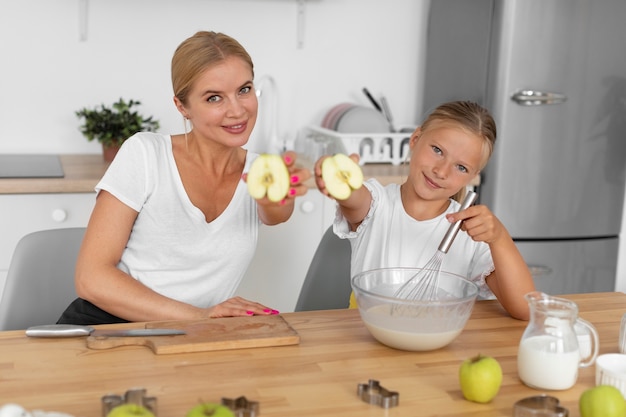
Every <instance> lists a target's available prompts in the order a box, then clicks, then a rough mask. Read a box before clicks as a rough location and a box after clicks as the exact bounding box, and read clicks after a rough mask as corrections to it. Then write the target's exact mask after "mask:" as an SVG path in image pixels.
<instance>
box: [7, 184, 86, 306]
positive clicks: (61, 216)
mask: <svg viewBox="0 0 626 417" xmlns="http://www.w3.org/2000/svg"><path fill="white" fill-rule="evenodd" d="M95 201H96V194H95V192H94V193H60V194H0V298H1V297H2V291H3V289H4V283H5V281H6V276H7V272H8V269H9V264H10V262H11V257H12V256H13V251H14V249H15V246H16V245H17V242H18V241H19V240H20V239H21V238H22V237H23V236H24V235H27V234H29V233H31V232H35V231H37V230H45V229H56V228H61V227H85V226H87V222H88V220H89V216H90V215H91V211H92V210H93V206H94V204H95ZM59 244H62V242H59Z"/></svg>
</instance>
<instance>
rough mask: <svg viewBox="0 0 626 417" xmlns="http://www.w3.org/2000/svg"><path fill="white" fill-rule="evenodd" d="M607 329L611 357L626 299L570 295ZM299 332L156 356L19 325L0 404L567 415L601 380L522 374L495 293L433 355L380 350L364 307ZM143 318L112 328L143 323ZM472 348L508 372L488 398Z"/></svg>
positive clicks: (408, 415) (288, 415) (1, 368)
mask: <svg viewBox="0 0 626 417" xmlns="http://www.w3.org/2000/svg"><path fill="white" fill-rule="evenodd" d="M566 298H569V299H571V300H573V301H575V302H577V303H578V306H579V310H580V316H581V317H583V318H585V319H586V320H589V321H590V322H592V323H593V324H594V325H595V326H596V328H597V330H598V333H599V336H600V352H601V353H608V352H616V351H617V350H618V347H617V346H618V335H619V327H620V319H621V316H622V314H623V312H624V306H625V305H626V294H623V293H617V292H611V293H592V294H575V295H569V296H566ZM283 317H284V318H285V320H286V321H287V322H288V323H289V324H290V325H291V326H292V327H293V328H294V329H295V330H296V331H297V332H298V334H299V335H300V343H299V344H298V345H292V346H280V347H262V348H250V349H239V350H224V351H213V352H197V353H180V354H169V355H155V354H153V353H152V351H151V350H150V349H148V348H146V347H138V346H134V347H131V346H126V347H118V348H114V349H110V350H89V349H88V348H86V346H85V340H84V338H68V339H34V338H32V339H29V338H27V337H26V336H25V335H24V332H23V331H9V332H0V397H1V398H0V404H1V403H4V402H8V401H10V402H14V403H18V404H21V405H22V406H24V407H26V408H27V409H44V410H48V411H61V412H66V413H70V414H73V415H75V416H82V417H100V416H101V403H100V399H101V397H102V396H103V395H106V394H118V395H120V394H123V393H124V392H125V391H126V390H129V389H133V388H137V387H143V388H145V389H146V390H147V395H148V396H154V397H156V398H157V402H158V416H159V417H175V416H184V415H185V414H186V412H187V411H188V410H189V409H190V408H191V407H193V406H194V405H196V404H198V401H199V400H200V399H202V400H204V401H216V402H219V401H220V399H221V398H223V397H225V398H238V397H240V396H245V397H246V398H247V399H248V400H251V401H258V402H259V407H260V409H259V414H260V416H264V417H294V416H298V417H307V416H310V417H319V416H341V417H362V416H389V417H416V416H417V417H419V416H434V415H437V416H442V417H446V416H450V417H452V416H455V417H459V416H481V417H496V416H498V417H499V416H510V415H512V407H513V404H514V403H515V402H516V401H517V400H520V399H522V398H525V397H529V396H534V395H539V394H542V393H546V394H549V395H552V396H555V397H557V398H559V399H560V401H561V405H563V406H564V407H566V408H568V409H569V413H570V417H576V416H579V413H578V398H579V397H580V395H581V394H582V392H583V391H584V390H585V389H587V388H590V387H592V386H594V378H595V376H594V375H595V374H594V372H595V369H594V367H593V366H591V367H588V368H582V369H581V370H580V373H579V377H578V381H577V383H576V385H575V386H574V387H572V388H571V389H569V390H565V391H552V392H543V391H539V390H534V389H531V388H529V387H527V386H525V385H523V384H522V383H521V382H520V380H519V378H518V376H517V347H518V343H519V340H520V338H521V335H522V333H523V331H524V329H525V328H526V326H527V322H524V321H518V320H514V319H512V318H510V317H509V316H508V315H507V314H506V313H505V312H504V310H503V309H502V308H501V306H500V304H499V303H498V302H497V301H494V300H488V301H478V302H477V303H476V305H475V307H474V311H473V312H472V316H471V318H470V320H469V321H468V323H467V325H466V328H465V329H464V331H463V332H462V333H461V335H460V336H459V337H458V338H457V339H456V340H455V341H453V342H452V343H451V344H450V345H448V346H446V347H445V348H442V349H439V350H436V351H432V352H405V351H400V350H395V349H391V348H388V347H386V346H384V345H381V344H380V343H378V342H377V341H376V340H374V339H373V337H372V336H371V335H370V334H369V333H368V331H367V329H366V328H365V326H364V324H363V322H362V321H361V319H360V316H359V314H358V311H357V310H328V311H317V312H298V313H287V314H283ZM143 325H144V324H142V323H130V324H122V325H108V326H102V327H108V328H132V327H143ZM477 353H482V354H485V355H490V356H493V357H495V358H496V359H498V361H499V362H500V364H501V366H502V369H503V373H504V378H503V382H502V387H501V389H500V392H499V394H498V395H497V397H496V398H495V399H494V400H493V401H492V402H491V403H489V404H477V403H473V402H469V401H466V400H465V399H463V396H462V394H461V391H460V388H459V382H458V370H459V366H460V364H461V362H462V361H463V360H464V359H466V358H468V357H470V356H474V355H476V354H477ZM370 379H375V380H378V381H379V382H380V385H381V386H383V387H385V388H387V389H389V390H392V391H397V392H398V393H399V405H398V406H397V407H393V408H390V409H388V410H385V409H382V408H380V407H378V406H377V405H370V404H366V403H364V402H362V401H361V399H360V398H359V397H358V396H357V386H358V384H364V383H367V382H368V381H369V380H370Z"/></svg>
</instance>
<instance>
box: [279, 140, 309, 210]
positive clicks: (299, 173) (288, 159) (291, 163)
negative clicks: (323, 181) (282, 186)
mask: <svg viewBox="0 0 626 417" xmlns="http://www.w3.org/2000/svg"><path fill="white" fill-rule="evenodd" d="M297 156H298V155H297V154H296V153H295V152H294V151H287V152H285V153H284V154H283V161H285V165H287V170H288V171H289V181H290V183H291V187H290V188H289V192H288V193H287V197H286V199H289V198H291V199H294V198H296V197H297V196H301V195H305V194H306V192H307V191H308V187H307V186H306V185H305V184H304V183H305V182H306V181H307V180H308V179H309V178H311V171H309V170H308V169H306V168H303V167H298V166H296V158H297Z"/></svg>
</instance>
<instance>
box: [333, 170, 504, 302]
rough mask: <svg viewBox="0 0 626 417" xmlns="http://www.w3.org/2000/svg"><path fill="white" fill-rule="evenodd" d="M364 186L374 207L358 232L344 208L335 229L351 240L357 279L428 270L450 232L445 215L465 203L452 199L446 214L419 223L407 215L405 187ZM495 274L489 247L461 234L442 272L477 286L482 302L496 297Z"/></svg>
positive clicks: (353, 272)
mask: <svg viewBox="0 0 626 417" xmlns="http://www.w3.org/2000/svg"><path fill="white" fill-rule="evenodd" d="M364 185H365V186H366V187H367V188H368V190H370V192H371V194H372V204H371V206H370V210H369V212H368V214H367V215H366V217H365V219H364V220H363V222H362V223H361V224H360V225H359V227H358V228H357V230H356V231H354V232H352V231H350V228H349V225H348V222H347V221H346V220H345V218H344V217H343V216H342V214H341V211H340V210H339V209H338V210H337V215H336V218H335V221H334V224H333V230H334V232H335V234H336V235H337V236H339V237H340V238H344V239H349V241H350V244H351V248H352V258H351V271H350V272H351V275H352V276H354V275H356V274H358V273H359V272H363V271H368V270H371V269H378V268H394V267H407V268H408V267H411V268H422V267H424V266H426V264H427V263H428V261H429V260H430V259H431V258H432V257H433V256H434V255H435V253H436V252H437V249H438V247H439V244H440V243H441V240H442V239H443V237H444V236H445V234H446V232H447V230H448V228H449V227H450V224H451V223H450V222H448V220H447V219H446V217H445V215H446V214H447V213H453V212H456V211H458V210H459V208H460V204H459V203H458V202H457V201H454V200H452V199H451V200H450V206H449V207H448V209H447V210H446V212H445V213H442V214H441V215H439V216H437V217H435V218H433V219H430V220H416V219H414V218H412V217H411V216H409V215H408V214H407V213H406V211H405V210H404V206H403V204H402V198H401V196H400V185H399V184H389V185H387V186H385V187H383V186H382V185H381V184H380V183H379V182H378V181H377V180H375V179H370V180H367V181H366V182H365V183H364ZM493 270H494V265H493V259H492V258H491V251H490V250H489V246H488V245H487V244H486V243H484V242H475V241H473V240H472V239H471V238H470V237H469V235H468V234H467V233H465V232H464V231H462V230H459V232H458V234H457V236H456V238H455V239H454V241H453V243H452V246H451V247H450V249H449V250H448V252H447V253H446V254H445V255H444V256H443V260H442V263H441V271H445V272H450V273H454V274H458V275H461V276H463V277H465V278H466V279H469V280H471V281H473V282H475V283H476V284H477V285H478V286H479V288H480V294H479V295H480V296H481V297H487V298H492V297H493V294H492V293H491V291H490V290H489V287H487V285H486V283H485V277H486V276H487V275H489V274H490V273H491V272H492V271H493Z"/></svg>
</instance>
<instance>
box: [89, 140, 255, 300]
mask: <svg viewBox="0 0 626 417" xmlns="http://www.w3.org/2000/svg"><path fill="white" fill-rule="evenodd" d="M256 156H258V155H256V154H253V153H251V152H248V155H247V158H246V166H245V171H246V172H247V170H248V168H249V166H250V164H251V162H252V160H254V159H255V158H256ZM100 190H106V191H108V192H109V193H111V194H112V195H114V196H115V197H116V198H117V199H119V200H120V201H121V202H122V203H124V204H126V205H127V206H128V207H130V208H132V209H133V210H135V211H137V212H138V215H137V220H136V221H135V224H134V225H133V228H132V232H131V234H130V239H129V240H128V245H127V247H126V248H125V249H124V252H123V253H122V258H121V260H120V262H119V264H118V268H119V269H121V270H122V271H124V272H126V273H128V274H130V275H131V276H132V277H133V278H135V279H136V280H138V281H140V282H142V283H143V284H144V285H146V286H147V287H149V288H151V289H153V290H154V291H156V292H158V293H160V294H163V295H165V296H167V297H170V298H173V299H176V300H179V301H182V302H185V303H189V304H192V305H194V306H197V307H203V308H205V307H209V306H213V305H216V304H218V303H220V302H222V301H224V300H226V299H228V298H230V297H232V296H233V294H234V292H235V290H236V289H237V286H238V285H239V283H240V282H241V280H242V278H243V276H244V274H245V272H246V269H247V268H248V265H249V263H250V261H251V260H252V257H253V255H254V251H255V249H256V243H257V237H258V228H259V224H260V220H259V217H258V214H257V205H256V201H255V200H254V199H253V198H252V197H250V195H249V194H248V192H247V189H246V184H245V183H244V182H243V181H241V182H240V183H239V185H238V186H237V189H236V191H235V193H234V195H233V198H232V200H231V201H230V203H229V204H228V206H227V207H226V209H225V210H224V212H223V213H222V214H220V215H219V217H217V218H216V219H215V220H213V221H211V222H209V223H207V222H206V219H205V216H204V214H203V213H202V211H201V210H200V209H199V208H197V207H196V206H194V205H193V204H192V202H191V200H190V199H189V197H188V195H187V193H186V192H185V189H184V187H183V183H182V181H181V178H180V175H179V173H178V168H177V166H176V162H175V160H174V155H173V152H172V141H171V138H170V136H166V135H161V134H157V133H147V132H142V133H137V134H135V135H133V136H132V137H131V138H129V139H128V140H127V141H125V142H124V144H123V146H122V148H121V149H120V151H119V152H118V154H117V156H116V157H115V159H114V161H113V162H112V163H111V165H110V167H109V168H108V170H107V171H106V173H105V175H104V176H103V178H102V179H101V180H100V182H99V183H98V184H97V185H96V192H100ZM138 302H140V300H138Z"/></svg>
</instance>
